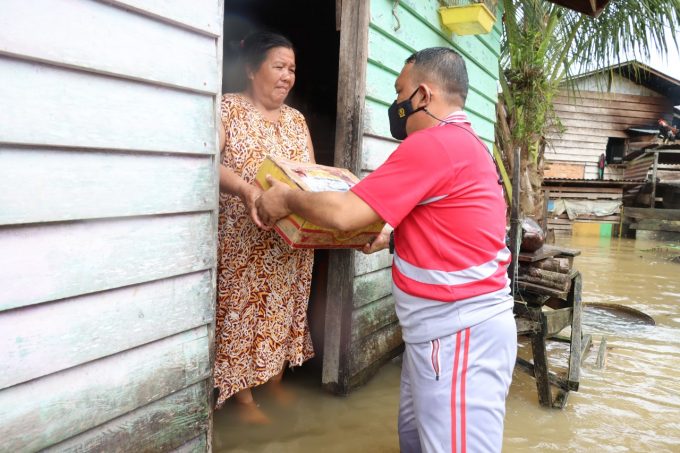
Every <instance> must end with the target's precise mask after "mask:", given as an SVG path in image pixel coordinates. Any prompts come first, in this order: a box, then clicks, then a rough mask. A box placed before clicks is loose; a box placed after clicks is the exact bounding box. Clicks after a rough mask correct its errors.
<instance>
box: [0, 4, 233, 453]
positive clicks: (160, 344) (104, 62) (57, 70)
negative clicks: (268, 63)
mask: <svg viewBox="0 0 680 453" xmlns="http://www.w3.org/2000/svg"><path fill="white" fill-rule="evenodd" d="M222 8H223V5H222V0H197V1H192V2H188V1H183V2H167V1H161V0H127V1H123V0H119V1H116V0H110V1H107V2H100V1H93V0H49V1H48V0H32V1H30V2H27V1H24V0H4V1H2V2H0V105H1V106H2V108H0V408H1V409H0V439H2V441H0V451H37V450H42V449H47V450H50V451H51V450H54V451H170V450H174V449H178V451H206V450H208V449H209V448H210V437H211V436H210V430H211V423H212V421H211V415H210V413H211V411H210V398H211V393H212V392H211V390H212V382H211V363H212V343H213V336H214V299H215V263H216V260H215V253H216V244H215V241H216V224H217V217H216V215H217V212H216V208H217V181H216V174H217V173H216V152H217V134H216V129H215V127H214V124H215V118H216V108H217V104H216V96H217V94H218V93H219V91H220V85H221V45H222V43H221V39H220V34H221V30H222Z"/></svg>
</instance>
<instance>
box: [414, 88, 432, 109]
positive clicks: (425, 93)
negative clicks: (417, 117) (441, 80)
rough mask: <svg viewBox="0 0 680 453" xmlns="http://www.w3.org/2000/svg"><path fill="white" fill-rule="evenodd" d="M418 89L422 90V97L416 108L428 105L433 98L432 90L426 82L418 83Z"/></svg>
mask: <svg viewBox="0 0 680 453" xmlns="http://www.w3.org/2000/svg"><path fill="white" fill-rule="evenodd" d="M418 91H419V92H420V95H421V97H420V101H418V105H416V107H415V108H419V107H425V106H427V105H428V104H429V103H430V101H431V100H432V91H431V90H430V88H429V87H428V86H427V85H425V84H424V83H421V84H420V85H418Z"/></svg>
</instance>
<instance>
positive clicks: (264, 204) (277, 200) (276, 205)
mask: <svg viewBox="0 0 680 453" xmlns="http://www.w3.org/2000/svg"><path fill="white" fill-rule="evenodd" d="M267 182H268V183H269V184H271V187H270V188H269V190H267V191H266V192H264V193H262V195H260V197H259V198H258V199H257V202H256V203H255V205H256V207H257V215H258V216H259V218H260V220H261V221H262V223H263V224H264V225H265V227H267V228H271V227H272V226H273V225H274V224H275V223H276V221H277V220H279V219H281V218H283V217H286V216H287V215H288V214H290V213H291V211H290V209H289V208H288V205H287V203H286V196H287V194H288V192H290V191H291V190H292V189H291V188H290V187H289V186H288V185H287V184H284V183H282V182H280V181H277V180H276V179H274V178H273V177H272V176H271V175H267Z"/></svg>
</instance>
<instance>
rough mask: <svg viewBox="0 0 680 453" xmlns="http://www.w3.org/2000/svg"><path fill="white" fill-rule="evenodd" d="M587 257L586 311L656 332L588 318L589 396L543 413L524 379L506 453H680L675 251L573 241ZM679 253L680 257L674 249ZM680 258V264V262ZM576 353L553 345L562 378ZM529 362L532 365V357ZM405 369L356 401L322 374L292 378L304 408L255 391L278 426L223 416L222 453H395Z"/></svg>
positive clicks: (649, 244)
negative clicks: (625, 312) (620, 311)
mask: <svg viewBox="0 0 680 453" xmlns="http://www.w3.org/2000/svg"><path fill="white" fill-rule="evenodd" d="M559 243H560V244H562V245H566V246H570V247H575V248H579V249H580V250H581V251H582V254H581V256H578V257H576V260H575V267H576V268H578V269H579V270H580V271H581V273H582V274H583V276H584V281H583V300H584V302H586V303H609V304H621V305H625V306H628V307H631V308H634V309H637V310H640V311H642V312H644V313H646V314H648V315H650V316H652V317H653V318H654V320H655V321H656V325H655V326H650V325H645V324H642V323H640V322H639V321H635V320H633V322H626V320H625V319H623V320H622V318H621V317H619V316H614V315H612V314H611V313H610V312H604V311H597V310H592V309H590V308H589V309H588V310H586V312H585V314H584V321H583V323H584V330H585V332H586V333H590V334H592V335H593V341H594V347H593V348H592V349H591V351H590V353H589V355H588V356H587V358H586V360H585V362H584V365H583V368H582V373H581V387H580V390H579V391H578V392H572V393H571V394H570V396H569V400H568V403H567V407H566V408H565V409H564V410H562V411H559V410H550V409H543V408H541V407H539V406H538V397H537V394H536V386H535V383H534V381H533V379H532V378H530V377H529V376H528V375H526V374H524V373H522V372H521V371H519V370H515V376H514V380H513V383H512V387H511V388H510V395H509V396H508V402H507V416H506V427H505V440H504V451H505V452H524V451H536V452H543V451H573V452H647V451H653V452H680V377H678V374H679V373H680V278H679V277H678V276H680V264H678V263H676V262H673V260H672V258H673V257H672V256H669V253H668V250H674V249H673V245H677V244H672V243H671V244H669V242H658V241H649V240H640V239H638V240H637V241H632V240H625V239H621V240H618V239H611V240H609V239H605V238H571V239H567V240H564V239H562V240H560V241H559ZM669 245H670V247H669ZM678 254H680V252H678ZM602 336H605V337H606V339H607V349H608V352H607V360H606V366H605V367H604V368H603V369H598V368H597V367H596V366H595V360H596V356H597V347H598V345H599V341H600V339H601V338H602ZM567 353H568V345H566V344H564V343H559V342H554V343H551V344H550V359H551V365H555V369H556V371H560V367H561V366H563V365H564V364H565V363H566V357H567ZM520 354H521V355H522V356H525V357H526V356H529V355H530V349H529V347H528V346H527V345H525V344H522V345H521V346H520ZM399 371H400V370H399V362H398V361H394V362H392V363H390V364H388V365H386V366H385V367H384V368H383V369H382V370H381V371H380V373H379V374H378V375H377V376H376V377H375V378H374V379H373V380H372V381H371V382H370V383H369V384H368V385H366V386H365V387H363V388H361V389H359V390H357V391H356V392H354V393H352V395H351V396H349V397H346V398H340V397H334V396H331V395H328V394H326V393H324V392H323V391H322V390H321V389H320V387H319V384H318V381H319V380H320V379H319V377H318V374H315V373H314V372H305V371H304V370H303V371H302V372H296V373H293V374H292V375H290V376H289V377H287V382H288V385H289V386H290V387H291V388H292V389H293V390H294V391H295V392H296V393H297V395H298V399H297V401H296V403H294V404H293V405H292V406H291V407H289V408H285V409H284V408H280V407H278V406H277V405H276V404H274V402H272V401H269V400H267V398H266V395H263V392H257V391H256V394H255V395H256V397H259V400H260V401H261V402H262V406H263V409H265V410H266V411H267V413H268V414H270V415H271V416H272V420H273V423H272V424H271V425H268V426H264V427H249V426H244V425H242V424H239V423H238V422H237V420H236V417H235V414H234V411H233V408H232V407H230V406H229V405H228V406H227V407H226V408H225V409H224V410H222V411H219V412H217V413H216V414H215V426H214V428H215V436H214V440H213V448H214V450H215V451H217V452H222V451H224V452H227V451H228V452H272V453H273V452H277V453H278V452H324V453H326V452H327V453H331V452H357V453H358V452H396V451H398V444H397V433H396V414H397V406H398V394H399Z"/></svg>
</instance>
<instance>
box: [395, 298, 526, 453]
mask: <svg viewBox="0 0 680 453" xmlns="http://www.w3.org/2000/svg"><path fill="white" fill-rule="evenodd" d="M516 355H517V330H516V327H515V320H514V318H513V315H512V310H508V311H505V312H503V313H501V314H499V315H497V316H494V317H493V318H491V319H488V320H486V321H484V322H482V323H480V324H478V325H475V326H472V327H470V328H467V329H464V330H461V331H459V332H457V333H454V334H453V335H449V336H447V337H442V338H438V339H435V340H432V341H428V342H425V343H406V349H405V351H404V357H403V363H402V372H401V395H400V404H399V445H400V447H401V451H402V453H417V452H426V453H434V452H437V453H439V452H455V453H466V452H499V451H501V447H502V445H503V418H504V417H505V397H506V396H507V394H508V389H509V387H510V381H511V380H512V370H513V368H514V366H515V357H516Z"/></svg>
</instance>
